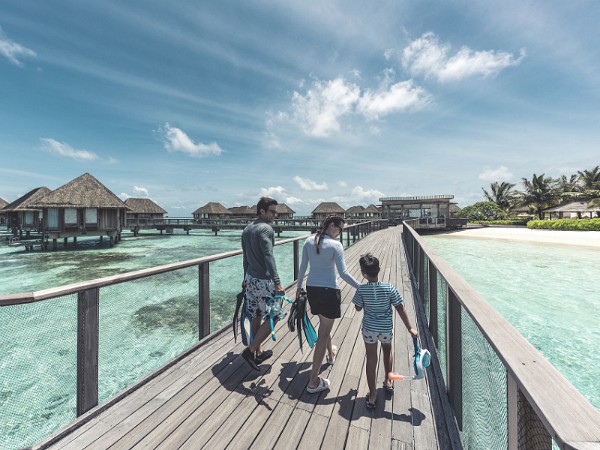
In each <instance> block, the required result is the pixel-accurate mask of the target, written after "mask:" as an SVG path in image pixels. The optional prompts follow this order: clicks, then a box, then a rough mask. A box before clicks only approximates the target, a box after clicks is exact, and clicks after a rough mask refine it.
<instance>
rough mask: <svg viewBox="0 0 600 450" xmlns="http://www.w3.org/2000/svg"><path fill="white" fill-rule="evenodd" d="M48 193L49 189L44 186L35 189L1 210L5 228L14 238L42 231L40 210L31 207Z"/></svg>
mask: <svg viewBox="0 0 600 450" xmlns="http://www.w3.org/2000/svg"><path fill="white" fill-rule="evenodd" d="M49 192H50V189H48V188H47V187H45V186H43V187H39V188H35V189H33V190H31V191H29V192H28V193H27V194H25V195H23V196H21V197H19V198H18V199H16V200H15V201H14V202H12V203H9V204H8V205H6V206H5V207H4V208H2V212H3V214H4V216H5V218H6V227H7V228H8V229H9V230H11V231H12V233H13V234H14V235H15V236H17V235H18V236H20V237H23V233H25V236H29V235H30V233H31V232H41V231H42V230H41V228H42V223H41V217H42V216H41V214H42V212H41V209H40V208H37V207H35V206H32V205H33V204H34V203H36V202H37V201H38V200H39V199H40V198H42V197H44V196H45V195H47V194H48V193H49Z"/></svg>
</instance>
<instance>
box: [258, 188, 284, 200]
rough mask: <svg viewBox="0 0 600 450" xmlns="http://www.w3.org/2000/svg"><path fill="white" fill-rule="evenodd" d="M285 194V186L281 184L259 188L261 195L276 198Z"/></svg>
mask: <svg viewBox="0 0 600 450" xmlns="http://www.w3.org/2000/svg"><path fill="white" fill-rule="evenodd" d="M284 195H285V188H284V187H282V186H272V187H268V188H261V189H260V196H261V197H272V198H275V199H276V200H277V197H280V198H281V197H283V196H284Z"/></svg>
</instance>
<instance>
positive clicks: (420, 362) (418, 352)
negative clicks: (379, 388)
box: [388, 337, 431, 381]
mask: <svg viewBox="0 0 600 450" xmlns="http://www.w3.org/2000/svg"><path fill="white" fill-rule="evenodd" d="M413 347H414V349H415V355H414V357H413V370H414V372H415V374H414V375H413V376H412V377H411V376H409V375H399V374H397V373H394V372H389V373H388V378H389V379H390V380H396V381H403V380H421V379H423V378H425V369H426V368H427V367H429V365H430V364H431V353H429V350H427V349H422V348H421V347H420V346H419V341H418V340H417V338H416V337H413Z"/></svg>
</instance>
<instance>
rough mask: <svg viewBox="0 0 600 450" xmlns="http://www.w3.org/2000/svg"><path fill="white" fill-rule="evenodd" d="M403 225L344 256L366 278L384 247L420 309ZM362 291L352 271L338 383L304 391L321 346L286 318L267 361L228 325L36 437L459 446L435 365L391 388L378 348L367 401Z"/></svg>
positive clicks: (193, 443) (397, 350)
mask: <svg viewBox="0 0 600 450" xmlns="http://www.w3.org/2000/svg"><path fill="white" fill-rule="evenodd" d="M401 231H402V230H401V228H400V227H393V228H389V229H386V230H381V231H378V232H377V233H373V234H371V235H369V236H366V237H365V238H363V239H362V240H361V241H359V242H357V243H356V244H354V245H353V246H352V247H350V248H349V249H347V250H346V262H347V264H348V268H349V270H350V271H351V273H353V275H354V276H355V277H356V278H357V279H359V280H361V279H362V278H361V277H360V270H359V266H358V258H359V256H360V255H361V254H363V253H366V252H372V253H373V254H375V255H376V256H378V257H379V258H380V260H381V263H382V268H383V270H382V273H381V279H382V280H383V281H389V282H392V283H394V284H395V285H396V286H398V288H399V290H401V293H402V294H403V296H404V298H405V301H406V302H407V306H408V310H409V315H410V316H411V319H412V320H413V321H415V316H418V317H422V313H421V312H420V307H419V305H415V302H414V297H413V286H412V284H411V281H410V275H409V269H408V266H407V263H406V258H405V253H404V248H403V246H402V242H401ZM353 293H354V289H352V288H350V287H349V286H348V285H346V284H345V283H343V282H342V297H343V306H342V308H343V317H342V318H341V319H339V320H337V321H336V324H335V327H334V330H333V341H334V343H335V344H336V345H337V346H338V347H339V351H338V356H337V359H336V361H335V364H333V365H331V366H330V365H326V364H324V365H323V366H322V368H321V376H323V377H327V378H329V379H330V381H331V390H330V391H328V392H325V393H321V394H313V395H311V394H308V393H307V392H306V390H305V388H306V385H307V383H308V373H309V369H310V361H311V360H312V352H311V351H309V349H308V348H307V345H306V342H304V352H303V353H302V352H300V349H299V346H298V340H297V338H296V333H290V332H289V331H288V330H287V324H285V323H281V324H279V326H278V328H277V330H276V333H277V340H276V341H275V342H272V341H269V342H267V343H266V344H265V348H273V351H274V355H273V358H271V359H270V360H268V361H267V362H265V364H263V365H262V366H261V371H260V372H255V371H253V370H251V369H250V368H249V367H248V365H247V364H246V363H245V361H244V360H243V359H242V358H241V357H240V356H239V355H240V353H241V352H242V350H243V345H242V344H241V342H239V340H238V342H237V343H236V342H234V339H233V333H232V331H231V328H226V329H224V330H221V332H219V333H215V334H213V335H211V336H210V337H209V338H207V339H205V340H204V341H203V342H202V343H201V345H199V346H198V347H197V348H196V349H195V350H194V351H192V352H190V354H188V355H186V356H185V357H182V358H180V359H179V360H177V361H176V362H173V363H170V364H167V365H165V366H163V368H161V369H159V370H158V371H157V372H155V373H154V374H152V375H150V376H148V377H147V378H146V379H144V380H142V381H141V382H140V383H138V384H137V385H136V386H133V387H132V388H130V389H128V390H126V391H124V392H122V393H121V394H119V395H117V396H116V397H115V398H113V399H111V400H108V401H107V402H105V403H104V404H102V405H99V406H98V407H96V408H94V409H92V410H91V411H89V412H88V413H86V414H85V415H83V416H81V417H80V418H79V419H78V420H77V421H75V422H73V423H72V424H70V425H68V426H66V427H65V428H63V429H62V430H59V431H58V432H57V433H55V434H54V435H53V436H51V437H49V438H48V439H46V440H45V441H43V442H41V443H39V444H37V445H36V446H34V447H33V448H51V449H78V450H79V449H83V448H94V449H100V448H102V449H103V448H114V449H124V448H144V449H147V448H161V449H173V448H181V449H200V448H209V449H219V448H228V449H248V448H256V449H261V450H262V449H271V448H273V449H296V448H298V449H310V450H314V449H318V448H324V449H342V448H348V449H367V448H370V449H398V450H399V449H443V450H445V449H452V448H461V445H460V440H459V438H458V431H457V428H456V425H455V424H456V422H455V420H454V418H453V417H448V414H444V411H449V406H448V403H447V397H446V395H445V392H444V393H443V394H440V393H439V391H438V389H437V387H436V386H437V383H436V382H435V380H434V378H433V376H434V375H433V374H434V371H431V370H428V372H427V376H426V379H425V380H419V381H397V382H396V389H395V392H394V393H393V394H387V393H385V392H384V391H383V389H382V388H381V382H382V380H383V377H384V374H383V364H382V362H381V358H380V364H379V367H378V375H377V380H378V381H377V384H378V400H377V408H376V409H375V410H374V411H370V410H367V408H366V406H365V400H364V397H365V394H366V393H367V384H366V377H365V375H364V363H365V350H364V345H363V341H362V337H361V335H360V323H361V318H362V317H361V313H357V312H356V311H355V309H354V307H353V306H352V305H351V299H352V295H353ZM287 295H289V296H293V295H294V291H293V290H292V289H290V290H288V292H287ZM316 319H317V318H313V324H314V325H315V328H317V323H316V322H317V321H316ZM417 322H419V331H420V333H421V340H422V342H423V344H424V345H423V346H424V347H429V348H430V349H431V350H433V349H432V348H431V346H429V345H428V344H427V343H428V342H431V340H430V337H429V335H428V332H427V331H426V330H425V328H424V327H423V326H421V324H420V322H421V319H419V320H418V321H417ZM395 330H396V333H395V337H394V358H395V370H396V372H399V373H403V374H409V373H411V368H410V364H411V360H412V343H411V341H410V339H409V334H408V333H407V332H406V330H405V329H404V326H403V324H402V321H401V320H400V318H399V317H398V316H397V315H395ZM432 353H434V352H433V351H432ZM436 361H437V359H436V356H435V355H434V358H433V363H436Z"/></svg>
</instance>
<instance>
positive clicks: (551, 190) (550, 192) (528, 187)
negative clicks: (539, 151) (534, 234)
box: [521, 173, 557, 219]
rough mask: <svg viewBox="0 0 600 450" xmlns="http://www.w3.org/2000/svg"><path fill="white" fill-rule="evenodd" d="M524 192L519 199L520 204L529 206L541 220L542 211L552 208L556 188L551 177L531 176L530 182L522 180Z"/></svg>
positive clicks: (542, 175) (525, 179)
mask: <svg viewBox="0 0 600 450" xmlns="http://www.w3.org/2000/svg"><path fill="white" fill-rule="evenodd" d="M522 180H523V186H525V192H523V195H522V197H521V200H522V203H523V204H525V205H528V206H530V207H531V208H532V209H533V211H534V212H535V213H536V214H537V215H538V217H539V218H540V219H542V218H543V214H542V211H543V210H544V209H546V208H548V207H549V206H552V204H553V202H554V199H555V198H556V194H557V191H556V188H555V186H554V180H553V179H552V178H551V177H544V174H541V175H536V174H535V173H534V174H533V177H532V178H531V181H529V180H528V179H527V178H522Z"/></svg>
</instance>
